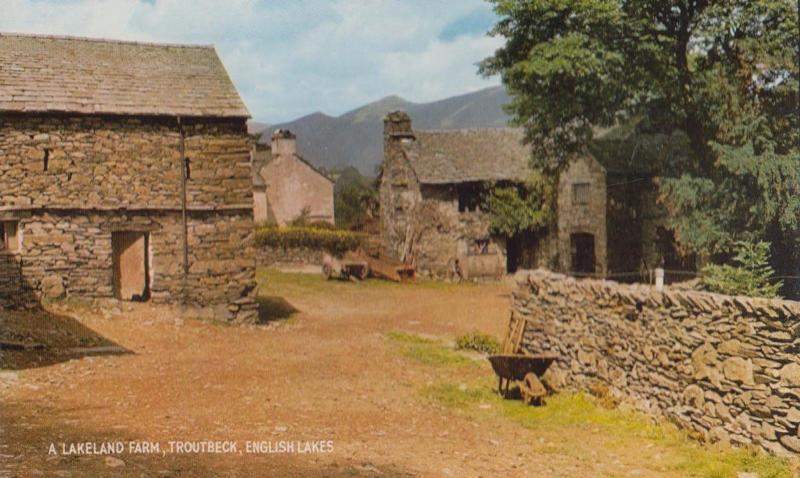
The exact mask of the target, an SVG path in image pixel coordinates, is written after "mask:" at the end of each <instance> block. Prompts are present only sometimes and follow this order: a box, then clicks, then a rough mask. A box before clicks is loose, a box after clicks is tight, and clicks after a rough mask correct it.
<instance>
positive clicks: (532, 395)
mask: <svg viewBox="0 0 800 478" xmlns="http://www.w3.org/2000/svg"><path fill="white" fill-rule="evenodd" d="M519 391H520V393H521V394H522V401H524V402H525V405H530V404H531V403H534V404H539V405H543V404H544V400H543V398H544V396H545V395H547V389H546V388H544V385H542V382H541V381H540V380H539V377H537V376H536V374H535V373H533V372H530V373H528V374H527V375H525V378H523V379H522V382H520V386H519Z"/></svg>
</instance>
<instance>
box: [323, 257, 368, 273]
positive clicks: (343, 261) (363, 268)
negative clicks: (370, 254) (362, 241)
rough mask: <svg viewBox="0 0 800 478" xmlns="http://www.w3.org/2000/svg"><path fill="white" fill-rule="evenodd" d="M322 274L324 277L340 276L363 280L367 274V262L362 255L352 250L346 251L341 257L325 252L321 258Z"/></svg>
mask: <svg viewBox="0 0 800 478" xmlns="http://www.w3.org/2000/svg"><path fill="white" fill-rule="evenodd" d="M322 274H323V275H324V276H325V278H326V279H332V278H334V277H341V278H342V279H350V280H364V279H366V278H367V276H369V264H368V263H367V261H366V260H364V258H363V257H361V256H359V255H358V254H356V253H353V252H346V253H345V254H344V255H343V256H342V257H341V258H338V257H334V256H332V255H330V254H328V253H326V254H325V256H324V257H323V259H322Z"/></svg>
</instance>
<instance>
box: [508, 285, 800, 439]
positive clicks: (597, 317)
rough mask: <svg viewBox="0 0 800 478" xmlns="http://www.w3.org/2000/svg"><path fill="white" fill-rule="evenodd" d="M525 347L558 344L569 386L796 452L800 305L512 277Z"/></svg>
mask: <svg viewBox="0 0 800 478" xmlns="http://www.w3.org/2000/svg"><path fill="white" fill-rule="evenodd" d="M515 281H516V288H515V290H514V293H513V298H512V315H513V316H515V317H518V318H521V319H524V320H525V330H524V334H523V340H522V344H521V346H522V347H523V348H524V349H525V350H527V351H529V352H533V353H538V352H555V353H557V354H559V356H560V359H559V361H558V362H557V364H556V365H555V369H554V375H555V376H557V377H559V378H560V379H561V380H562V381H563V383H565V384H566V385H567V387H569V388H572V389H587V388H588V387H590V386H592V385H593V384H595V383H597V382H600V383H602V384H605V385H607V386H608V388H609V389H610V391H611V393H613V394H614V395H616V396H618V397H620V398H625V399H627V400H629V401H631V402H632V403H633V404H635V406H636V407H637V408H638V409H640V410H642V411H644V412H646V413H648V414H651V415H653V416H663V417H667V418H669V419H671V420H673V421H675V422H676V423H678V424H679V425H681V426H682V427H685V428H687V429H690V430H694V431H696V432H699V433H700V434H701V435H702V436H703V437H704V438H705V439H707V440H709V441H718V440H722V441H730V442H732V443H734V444H740V445H744V444H753V445H756V446H758V447H761V448H763V449H765V450H768V451H771V452H773V453H777V454H784V453H797V452H800V430H798V425H800V357H799V356H798V351H800V303H798V302H793V301H784V300H770V299H759V298H749V297H740V296H735V297H734V296H725V295H719V294H712V293H705V292H695V291H686V290H678V289H671V288H669V287H667V288H665V289H664V290H663V291H661V292H659V291H656V290H655V288H653V287H651V286H648V285H621V284H617V283H615V282H611V281H600V280H588V279H587V280H576V279H574V278H568V277H566V276H563V275H560V274H554V273H552V272H547V271H543V270H537V271H533V272H531V271H526V272H520V273H518V274H517V275H516V276H515Z"/></svg>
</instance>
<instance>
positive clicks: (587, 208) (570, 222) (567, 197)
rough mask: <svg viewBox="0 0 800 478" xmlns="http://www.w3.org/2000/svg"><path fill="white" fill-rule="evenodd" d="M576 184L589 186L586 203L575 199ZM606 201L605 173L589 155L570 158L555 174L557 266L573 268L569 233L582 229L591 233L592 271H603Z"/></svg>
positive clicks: (570, 234) (602, 273)
mask: <svg viewBox="0 0 800 478" xmlns="http://www.w3.org/2000/svg"><path fill="white" fill-rule="evenodd" d="M576 184H586V185H588V187H589V192H588V201H586V202H585V203H576V202H575V199H576V198H575V194H574V191H573V188H574V186H575V185H576ZM606 201H607V198H606V174H605V170H604V169H603V167H602V166H601V165H600V163H598V162H597V160H596V159H594V158H593V157H592V156H579V157H577V158H575V159H573V160H572V161H571V162H570V164H569V167H568V168H567V169H566V170H565V171H564V172H563V173H561V175H560V176H559V178H558V191H557V200H556V202H557V208H558V210H557V214H556V216H557V223H558V226H557V228H558V230H557V232H556V236H557V242H558V263H559V269H560V270H562V271H575V270H576V268H575V264H572V244H571V241H572V235H573V234H577V233H583V234H591V235H592V236H593V237H594V249H595V250H594V255H595V273H597V274H599V275H601V276H603V275H604V274H605V273H606V271H607V267H606V265H607V264H606Z"/></svg>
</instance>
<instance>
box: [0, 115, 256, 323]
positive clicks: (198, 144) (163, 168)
mask: <svg viewBox="0 0 800 478" xmlns="http://www.w3.org/2000/svg"><path fill="white" fill-rule="evenodd" d="M183 129H184V133H185V155H186V157H187V158H188V159H189V168H188V169H189V170H188V176H189V179H188V181H187V184H186V192H187V195H186V205H187V211H188V212H187V232H188V234H187V236H188V259H189V271H188V274H184V271H183V223H182V212H181V189H182V188H181V162H180V132H179V129H178V125H177V120H175V119H174V118H172V119H170V118H129V117H97V116H59V115H41V116H35V115H4V116H3V117H2V119H0V220H2V219H6V220H15V221H19V227H20V234H21V237H22V239H21V244H20V245H21V247H20V250H19V251H17V252H15V253H13V255H14V261H13V262H14V263H17V264H19V265H20V270H21V273H22V277H21V280H22V281H23V282H24V284H26V287H28V288H30V289H32V290H33V291H35V293H36V294H35V295H37V296H39V295H41V293H42V292H43V291H44V290H45V289H50V288H55V289H56V290H58V289H59V288H63V293H64V294H66V295H73V296H80V297H90V298H94V297H112V296H113V293H114V291H113V267H112V262H113V258H112V246H111V235H112V233H113V232H116V231H136V232H146V233H148V234H149V235H150V251H149V254H150V267H151V270H150V276H151V284H150V290H151V297H152V300H153V301H154V302H157V303H174V304H182V305H185V306H187V307H189V308H191V309H193V310H195V311H197V313H199V314H202V315H204V316H208V317H214V318H217V319H222V320H231V321H254V320H255V318H256V316H257V310H256V307H257V304H256V302H255V248H254V230H253V216H252V214H253V213H252V207H253V197H252V188H251V180H252V178H251V170H250V164H249V161H250V150H249V143H248V137H247V135H246V129H245V121H244V119H225V120H222V119H217V120H215V119H202V120H201V119H195V120H191V119H189V120H186V119H184V121H183ZM6 262H7V263H8V262H9V261H6ZM0 266H2V267H0V269H5V270H6V271H5V272H3V270H0V277H2V276H3V275H4V274H6V275H8V273H9V272H8V271H11V269H12V268H11V267H10V266H9V265H8V264H6V265H5V266H3V265H2V264H0ZM2 283H3V281H2V280H0V295H4V294H3V292H4V291H3V290H2V287H3V286H2ZM5 295H7V293H6V294H5Z"/></svg>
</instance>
